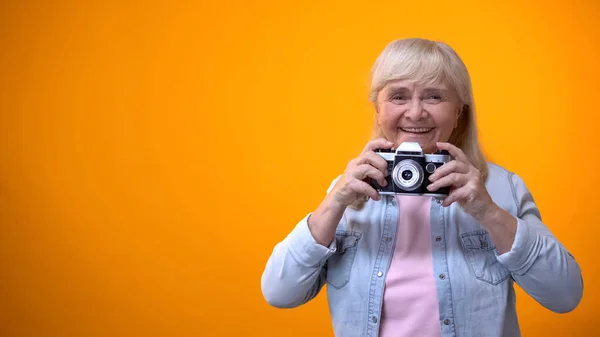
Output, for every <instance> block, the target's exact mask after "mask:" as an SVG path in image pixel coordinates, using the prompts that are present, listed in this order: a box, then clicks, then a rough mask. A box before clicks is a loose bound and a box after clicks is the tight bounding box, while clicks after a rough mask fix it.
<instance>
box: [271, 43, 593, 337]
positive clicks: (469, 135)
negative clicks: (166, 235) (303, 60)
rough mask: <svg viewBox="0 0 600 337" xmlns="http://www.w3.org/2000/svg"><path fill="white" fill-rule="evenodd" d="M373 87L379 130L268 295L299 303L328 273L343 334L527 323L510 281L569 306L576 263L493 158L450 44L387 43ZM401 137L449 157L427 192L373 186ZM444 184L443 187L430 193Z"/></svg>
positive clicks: (502, 329)
mask: <svg viewBox="0 0 600 337" xmlns="http://www.w3.org/2000/svg"><path fill="white" fill-rule="evenodd" d="M370 99H371V101H372V102H373V104H374V107H375V125H374V135H375V136H374V137H373V140H371V141H370V142H369V143H368V144H367V145H366V147H365V149H364V151H363V152H362V153H361V154H360V155H359V156H358V157H357V158H354V159H352V160H351V161H350V162H349V164H348V166H347V168H346V170H345V172H344V173H343V174H342V175H341V176H339V177H338V178H336V179H335V180H334V181H333V183H332V185H331V186H330V187H329V189H328V190H327V192H328V193H327V195H326V197H325V198H324V200H323V201H322V202H321V204H320V205H319V206H318V207H317V209H316V210H314V211H313V212H311V213H309V214H308V215H307V216H306V217H305V218H304V219H302V220H300V222H299V223H298V224H297V225H296V227H295V228H294V229H293V230H292V231H291V233H290V234H289V235H288V236H287V237H286V238H285V239H284V240H283V241H282V242H280V243H278V244H277V245H276V246H275V248H274V250H273V253H272V255H271V256H270V258H269V260H268V262H267V264H266V268H265V270H264V273H263V276H262V291H263V294H264V297H265V299H266V300H267V302H268V303H270V304H271V305H273V306H275V307H280V308H292V307H296V306H299V305H302V304H304V303H306V302H308V301H309V300H311V299H312V298H314V297H315V296H316V295H317V294H318V293H319V291H320V290H321V288H322V287H323V285H324V284H325V283H327V295H328V301H329V308H330V313H331V318H332V322H333V328H334V331H335V334H336V336H342V337H346V336H373V337H375V336H382V337H389V336H398V337H399V336H410V337H413V336H428V337H434V336H460V337H482V336H487V337H492V336H498V337H500V336H519V335H520V330H519V324H518V321H517V314H516V310H515V301H516V298H515V291H514V282H516V283H517V284H518V285H519V286H520V287H521V288H522V289H523V290H524V291H525V292H526V293H527V294H529V295H530V296H531V297H533V298H534V299H535V300H536V301H537V302H538V303H540V304H541V305H543V306H544V307H546V308H548V309H549V310H552V311H554V312H557V313H565V312H568V311H571V310H573V309H574V308H575V307H576V306H577V305H578V303H579V301H580V300H581V297H582V290H583V280H582V277H581V271H580V268H579V266H578V264H577V262H576V261H575V260H574V258H573V256H571V254H570V253H569V252H568V251H567V250H566V249H565V247H564V246H563V245H562V244H561V243H560V242H559V241H558V240H557V239H556V237H555V236H554V235H553V234H552V233H551V232H550V231H549V230H548V228H547V227H546V226H545V225H544V223H542V220H541V216H540V213H539V211H538V209H537V207H536V204H535V202H534V200H533V197H532V195H531V193H530V192H529V190H528V188H527V186H526V185H525V183H524V182H523V180H522V179H521V178H520V177H519V176H518V175H516V174H515V173H513V172H509V171H507V170H506V169H504V168H502V167H500V166H498V165H495V164H491V163H488V162H486V160H485V158H484V156H483V154H482V151H481V149H480V146H479V143H478V139H477V127H476V118H475V107H474V103H473V95H472V89H471V80H470V77H469V74H468V71H467V69H466V67H465V65H464V64H463V62H462V60H461V59H460V58H459V56H458V55H457V54H456V53H455V51H454V50H453V49H452V48H450V47H449V46H448V45H446V44H443V43H440V42H434V41H428V40H423V39H406V40H398V41H394V42H392V43H390V44H389V45H388V46H387V47H386V48H385V49H384V50H383V52H382V53H381V55H380V56H379V57H378V59H377V61H376V63H375V65H374V67H373V70H372V87H371V96H370ZM405 142H412V143H418V144H419V145H420V147H421V149H422V151H423V153H425V154H431V153H434V152H436V151H439V150H445V151H447V152H448V153H449V154H450V156H449V158H451V160H450V161H446V162H445V163H444V164H443V165H441V166H439V167H438V168H437V170H435V173H434V174H432V175H431V176H430V177H428V179H429V181H428V184H427V187H426V190H427V191H425V192H431V193H412V194H411V193H408V194H406V193H397V194H380V193H378V188H375V187H376V186H377V184H379V185H380V187H381V186H383V187H384V188H385V187H386V186H389V184H390V181H391V180H390V179H389V175H390V172H389V167H388V163H387V161H386V160H385V159H384V158H383V157H382V155H380V154H378V153H377V152H376V151H377V150H380V149H392V148H394V149H395V148H397V147H399V146H400V144H403V143H405ZM373 182H376V183H377V184H375V183H373ZM444 188H445V189H447V190H449V193H448V194H447V196H446V197H444V198H436V197H431V195H435V192H436V191H441V190H442V189H444ZM379 190H380V189H379Z"/></svg>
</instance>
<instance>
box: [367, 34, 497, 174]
mask: <svg viewBox="0 0 600 337" xmlns="http://www.w3.org/2000/svg"><path fill="white" fill-rule="evenodd" d="M405 79H410V80H416V81H418V82H420V83H445V84H446V85H448V86H450V88H451V89H453V90H454V91H455V92H456V93H457V94H458V97H459V99H460V101H461V103H462V104H463V108H462V110H461V114H460V116H459V119H458V126H457V127H456V128H455V129H454V131H453V132H452V134H451V135H450V139H449V140H448V142H450V143H452V144H454V145H455V146H456V147H458V148H460V149H461V150H462V151H463V152H464V153H465V155H466V156H467V157H468V158H469V160H470V161H471V163H472V164H473V166H475V167H476V168H477V169H478V170H479V171H480V172H481V176H482V179H483V180H484V181H485V179H486V178H487V174H488V166H487V162H486V159H485V156H484V155H483V151H482V150H481V146H480V145H479V140H478V136H477V124H476V119H475V103H474V100H473V90H472V87H471V78H470V76H469V72H468V71H467V67H466V66H465V64H464V63H463V61H462V60H461V59H460V57H459V56H458V54H457V53H456V52H455V51H454V50H453V49H452V48H451V47H450V46H448V45H447V44H445V43H442V42H436V41H430V40H425V39H420V38H411V39H403V40H396V41H393V42H391V43H389V44H388V45H387V46H386V47H385V49H384V50H383V52H381V54H380V55H379V57H378V58H377V60H376V61H375V64H374V65H373V69H372V70H371V91H370V93H369V100H370V101H371V102H372V103H374V104H376V102H377V96H378V94H379V91H380V90H381V89H383V88H384V87H385V85H386V84H387V83H389V82H390V81H394V80H405ZM382 136H383V133H382V131H381V128H380V127H379V125H378V123H377V120H375V121H374V126H373V138H379V137H382Z"/></svg>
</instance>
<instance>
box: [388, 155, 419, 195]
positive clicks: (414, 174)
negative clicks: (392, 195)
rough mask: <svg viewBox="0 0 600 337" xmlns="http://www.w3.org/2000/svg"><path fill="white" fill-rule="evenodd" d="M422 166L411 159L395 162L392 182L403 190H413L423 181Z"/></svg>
mask: <svg viewBox="0 0 600 337" xmlns="http://www.w3.org/2000/svg"><path fill="white" fill-rule="evenodd" d="M423 176H424V174H423V168H422V167H421V165H419V163H417V162H415V161H414V160H412V159H405V160H402V161H401V162H399V163H398V164H396V166H395V167H394V170H393V172H392V179H393V180H394V183H395V184H396V185H398V187H400V188H401V189H403V190H405V191H414V190H416V189H417V188H419V187H420V186H421V184H422V183H423Z"/></svg>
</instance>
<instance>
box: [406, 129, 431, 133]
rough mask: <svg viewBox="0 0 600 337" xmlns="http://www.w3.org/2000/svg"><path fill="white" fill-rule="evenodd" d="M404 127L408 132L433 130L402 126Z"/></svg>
mask: <svg viewBox="0 0 600 337" xmlns="http://www.w3.org/2000/svg"><path fill="white" fill-rule="evenodd" d="M400 129H402V131H407V132H429V131H431V128H400Z"/></svg>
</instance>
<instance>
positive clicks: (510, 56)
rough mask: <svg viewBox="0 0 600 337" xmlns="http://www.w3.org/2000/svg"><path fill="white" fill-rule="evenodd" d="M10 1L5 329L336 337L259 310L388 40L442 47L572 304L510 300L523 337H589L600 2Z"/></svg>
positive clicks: (319, 326) (1, 286)
mask: <svg viewBox="0 0 600 337" xmlns="http://www.w3.org/2000/svg"><path fill="white" fill-rule="evenodd" d="M82 3H83V2H79V1H72V2H67V1H3V2H2V4H0V79H1V80H0V170H1V171H0V224H1V228H0V230H1V232H0V259H1V261H0V267H1V269H0V270H1V275H0V276H1V277H0V336H11V337H12V336H36V337H41V336H281V335H282V334H284V335H286V336H327V335H332V329H331V325H330V320H329V314H328V309H327V301H326V297H325V293H324V292H322V293H321V295H320V296H318V297H317V298H316V299H315V300H314V301H312V302H310V303H308V304H307V305H305V306H303V307H300V308H297V309H294V310H281V309H275V308H272V307H269V306H268V304H266V302H265V301H264V300H263V298H262V294H261V291H260V276H261V274H262V271H263V268H264V265H265V262H266V260H267V258H268V257H269V255H270V253H271V249H272V248H273V246H274V245H275V244H276V243H277V242H278V241H279V240H281V239H282V238H283V237H284V236H285V235H286V234H287V233H288V232H289V231H290V230H291V229H292V228H293V226H294V225H295V224H296V223H297V221H298V220H299V219H301V218H302V217H303V216H304V215H305V214H306V213H307V212H309V211H312V210H313V209H314V208H315V207H316V206H317V205H318V203H319V201H320V200H321V198H322V197H323V196H324V193H325V190H326V188H327V187H328V186H329V183H330V182H331V180H332V179H333V178H334V177H335V176H337V175H338V174H339V173H340V172H341V171H342V170H343V169H344V167H345V165H346V163H347V161H348V160H350V159H351V158H353V157H354V156H355V155H357V154H358V152H359V151H360V150H361V149H362V147H363V146H364V144H365V142H366V141H367V139H368V137H369V134H370V128H371V121H372V112H373V111H372V108H371V106H370V105H369V103H368V101H367V94H368V73H369V70H370V67H371V65H372V64H373V62H374V60H375V58H376V57H377V55H378V54H379V53H380V52H381V50H382V49H383V47H384V46H385V45H386V44H387V43H388V42H390V41H392V40H394V39H398V38H403V37H414V36H419V37H425V38H431V39H436V40H443V41H446V42H447V43H449V44H450V45H451V46H453V47H454V48H455V49H456V50H457V51H458V53H459V54H460V55H461V56H462V57H463V59H464V61H465V63H466V64H467V66H468V67H469V70H470V72H471V75H472V79H473V86H474V93H475V99H476V105H477V109H478V117H479V125H480V131H481V140H482V143H483V145H484V147H485V151H486V153H488V154H489V155H490V159H491V160H493V161H495V162H497V163H499V164H501V165H503V166H504V167H506V168H508V169H510V170H513V171H515V172H517V173H518V174H519V175H521V176H522V177H523V178H524V179H525V181H526V183H527V184H528V186H529V187H530V188H531V190H532V191H533V193H534V196H535V197H536V200H537V202H538V205H539V207H540V209H541V211H542V215H543V219H544V220H545V222H546V224H547V225H548V226H549V227H550V228H551V230H552V231H553V232H554V233H555V234H556V235H557V236H558V238H559V239H560V240H561V241H562V242H563V243H564V244H565V245H566V246H567V247H568V249H569V250H570V251H571V252H572V253H573V254H574V255H575V257H576V258H577V260H578V261H579V263H580V265H581V267H582V269H583V273H584V277H585V290H584V298H583V301H582V302H581V304H580V306H579V307H578V308H577V309H576V310H575V311H574V312H572V313H569V314H566V315H559V314H554V313H551V312H549V311H548V310H546V309H544V308H542V307H541V306H540V305H538V304H537V303H535V302H534V301H533V300H532V299H530V298H529V297H527V296H526V294H524V293H523V292H522V291H519V292H518V311H519V314H520V322H521V326H522V330H523V335H524V336H567V335H568V336H597V335H600V333H598V328H597V311H598V309H597V299H598V296H599V292H600V284H599V283H598V282H597V281H596V280H597V279H598V277H600V271H599V269H598V267H597V266H598V260H597V256H598V254H597V249H598V247H599V246H600V245H599V244H598V238H599V237H600V230H599V229H598V220H597V219H598V218H599V217H598V209H599V207H598V205H597V203H598V196H597V191H598V189H599V188H600V183H598V180H597V179H598V174H597V172H598V169H597V166H598V165H599V164H600V154H599V149H598V146H597V136H598V132H599V131H598V122H599V121H600V117H599V116H600V110H599V108H598V104H597V101H596V100H597V99H598V97H599V94H600V90H599V89H600V84H599V83H600V81H599V80H598V78H600V66H599V65H598V59H600V53H599V50H600V46H599V43H600V24H599V22H600V5H599V3H598V2H597V1H588V2H584V1H575V2H573V1H563V2H562V3H558V2H546V1H535V2H526V1H509V2H508V3H506V4H493V5H492V4H489V5H482V4H479V1H452V2H449V1H441V0H440V1H430V2H421V1H413V2H406V1H386V2H373V3H370V4H367V3H366V2H361V1H356V2H349V1H333V2H326V3H325V2H322V1H318V0H310V1H294V2H281V1H272V2H266V1H260V2H253V3H249V2H246V1H239V2H237V3H234V2H227V1H214V2H212V3H209V2H203V3H198V2H193V1H190V2H177V3H175V2H167V1H162V2H158V1H148V2H146V3H136V2H134V1H127V2H125V1H108V2H107V1H86V2H85V3H86V4H82Z"/></svg>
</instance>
